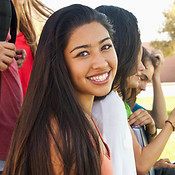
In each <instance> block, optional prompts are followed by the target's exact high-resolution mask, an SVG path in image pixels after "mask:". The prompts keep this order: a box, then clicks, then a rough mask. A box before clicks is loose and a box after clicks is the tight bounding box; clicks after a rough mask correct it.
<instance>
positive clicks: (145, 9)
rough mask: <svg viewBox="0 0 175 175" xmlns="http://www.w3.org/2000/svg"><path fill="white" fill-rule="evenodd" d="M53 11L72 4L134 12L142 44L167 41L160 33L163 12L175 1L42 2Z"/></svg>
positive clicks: (83, 0) (60, 0) (70, 0)
mask: <svg viewBox="0 0 175 175" xmlns="http://www.w3.org/2000/svg"><path fill="white" fill-rule="evenodd" d="M41 1H42V2H43V3H44V4H46V5H47V6H48V7H50V8H51V9H53V10H54V11H55V10H58V9H59V8H62V7H64V6H67V5H70V4H75V3H78V4H83V5H88V6H90V7H92V8H95V7H97V6H99V5H115V6H119V7H122V8H124V9H126V10H128V11H130V12H132V13H133V14H134V15H135V16H136V18H137V20H138V25H139V29H140V33H141V40H142V42H149V41H153V40H162V39H166V38H167V35H166V34H160V33H158V31H159V30H160V29H161V28H162V26H163V24H164V22H165V18H164V16H163V11H167V10H168V9H170V8H171V6H172V3H173V2H174V1H175V0H41Z"/></svg>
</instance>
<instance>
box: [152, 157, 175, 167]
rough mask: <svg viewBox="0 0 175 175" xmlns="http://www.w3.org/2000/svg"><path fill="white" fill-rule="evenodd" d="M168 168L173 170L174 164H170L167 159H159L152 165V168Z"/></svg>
mask: <svg viewBox="0 0 175 175" xmlns="http://www.w3.org/2000/svg"><path fill="white" fill-rule="evenodd" d="M159 167H168V168H173V169H175V164H172V163H171V162H170V160H169V159H160V160H158V161H157V162H156V163H155V164H154V168H159Z"/></svg>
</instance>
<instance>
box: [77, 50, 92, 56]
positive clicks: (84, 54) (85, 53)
mask: <svg viewBox="0 0 175 175" xmlns="http://www.w3.org/2000/svg"><path fill="white" fill-rule="evenodd" d="M87 55H89V53H88V52H87V51H83V52H80V53H78V54H77V55H76V57H85V56H87Z"/></svg>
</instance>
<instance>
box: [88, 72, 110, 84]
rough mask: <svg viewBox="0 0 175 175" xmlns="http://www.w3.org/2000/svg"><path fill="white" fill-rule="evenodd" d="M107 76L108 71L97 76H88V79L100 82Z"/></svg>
mask: <svg viewBox="0 0 175 175" xmlns="http://www.w3.org/2000/svg"><path fill="white" fill-rule="evenodd" d="M108 76H109V72H107V73H104V74H101V75H98V76H93V77H89V78H88V79H90V80H93V81H97V82H101V81H105V80H106V79H107V78H108Z"/></svg>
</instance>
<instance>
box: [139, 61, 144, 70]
mask: <svg viewBox="0 0 175 175" xmlns="http://www.w3.org/2000/svg"><path fill="white" fill-rule="evenodd" d="M143 70H145V66H144V65H143V63H142V61H141V62H140V64H139V67H138V71H143Z"/></svg>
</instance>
